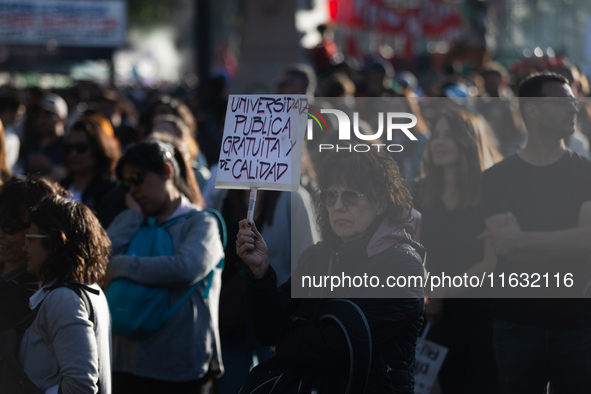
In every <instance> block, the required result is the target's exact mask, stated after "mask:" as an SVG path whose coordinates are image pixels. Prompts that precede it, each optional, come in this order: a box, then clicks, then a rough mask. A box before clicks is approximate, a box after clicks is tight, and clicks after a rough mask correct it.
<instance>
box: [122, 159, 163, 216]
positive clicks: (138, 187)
mask: <svg viewBox="0 0 591 394" xmlns="http://www.w3.org/2000/svg"><path fill="white" fill-rule="evenodd" d="M122 175H123V180H131V181H130V182H129V185H130V188H129V193H131V196H132V197H133V199H134V200H135V201H136V202H137V203H138V204H139V206H140V208H141V209H142V212H143V213H144V214H145V215H148V216H155V215H156V214H157V213H158V212H160V210H162V208H163V206H164V205H165V204H166V201H167V197H168V193H167V191H166V179H165V178H164V177H163V176H160V175H158V174H156V173H155V172H151V171H145V170H141V169H139V168H137V167H135V166H130V165H125V166H123V171H122ZM137 179H139V180H141V182H137V181H134V180H137Z"/></svg>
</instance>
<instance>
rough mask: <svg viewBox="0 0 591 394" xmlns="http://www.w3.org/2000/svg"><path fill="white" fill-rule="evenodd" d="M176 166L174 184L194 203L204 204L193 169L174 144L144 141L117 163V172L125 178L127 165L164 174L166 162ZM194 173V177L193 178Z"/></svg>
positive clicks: (120, 177)
mask: <svg viewBox="0 0 591 394" xmlns="http://www.w3.org/2000/svg"><path fill="white" fill-rule="evenodd" d="M166 162H168V163H170V164H171V165H172V167H173V168H174V171H173V172H174V175H173V179H172V181H173V184H174V186H175V187H176V188H177V189H178V191H179V192H181V193H183V194H184V195H185V197H187V198H188V199H189V201H191V202H192V203H193V204H196V205H199V206H204V200H203V197H202V196H201V192H200V191H199V186H197V182H196V181H195V175H194V174H192V173H191V171H193V169H192V168H191V167H190V166H189V165H188V163H187V161H186V160H185V157H184V156H183V153H182V152H181V151H180V150H178V149H176V148H175V147H174V146H173V145H172V144H170V143H165V142H161V141H144V142H140V143H139V144H136V145H133V146H132V147H130V148H129V149H128V150H127V152H125V154H124V155H123V157H122V158H121V159H120V160H119V163H117V168H116V171H115V172H116V174H117V178H118V179H120V180H121V179H123V167H125V166H126V165H129V166H133V167H137V168H138V169H141V170H146V171H150V172H154V173H156V174H158V175H160V176H162V175H164V163H166ZM191 175H192V179H191Z"/></svg>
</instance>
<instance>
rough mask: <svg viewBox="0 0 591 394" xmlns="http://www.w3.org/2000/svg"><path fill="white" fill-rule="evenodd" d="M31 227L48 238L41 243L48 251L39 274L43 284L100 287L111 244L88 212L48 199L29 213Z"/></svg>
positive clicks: (80, 206)
mask: <svg viewBox="0 0 591 394" xmlns="http://www.w3.org/2000/svg"><path fill="white" fill-rule="evenodd" d="M31 223H33V224H35V225H37V227H39V231H40V232H41V233H42V234H45V235H48V236H49V238H44V239H42V240H41V242H42V245H43V247H44V248H45V249H46V250H47V251H48V253H47V256H48V257H47V259H46V260H45V262H44V263H43V266H42V267H41V271H40V275H41V278H42V280H43V283H49V282H51V281H53V280H55V279H57V280H59V281H64V282H68V281H76V282H81V283H86V284H94V283H98V284H99V285H100V284H102V282H103V280H104V278H105V274H106V272H107V262H108V260H109V254H110V252H111V240H110V239H109V237H108V236H107V233H106V231H105V230H104V229H103V227H102V226H101V224H100V223H99V221H98V219H97V218H96V217H95V216H94V214H93V213H92V211H91V210H90V209H89V208H87V207H86V206H85V205H84V204H82V203H79V202H76V201H72V200H69V199H65V198H63V197H58V196H51V197H47V198H46V199H44V200H43V201H41V202H40V203H39V204H38V205H37V206H36V207H35V208H34V209H33V211H32V212H31Z"/></svg>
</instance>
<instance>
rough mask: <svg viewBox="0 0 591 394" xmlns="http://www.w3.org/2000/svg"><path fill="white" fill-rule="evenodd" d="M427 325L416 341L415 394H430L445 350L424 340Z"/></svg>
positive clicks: (427, 328)
mask: <svg viewBox="0 0 591 394" xmlns="http://www.w3.org/2000/svg"><path fill="white" fill-rule="evenodd" d="M427 332H429V323H427V326H426V327H425V330H424V331H423V335H422V336H421V338H419V339H417V350H416V354H415V394H431V390H432V389H433V385H434V384H435V379H437V374H438V373H439V370H440V369H441V365H443V361H444V360H445V356H446V355H447V348H446V347H445V346H441V345H438V344H436V343H434V342H431V341H427V340H425V337H426V334H427Z"/></svg>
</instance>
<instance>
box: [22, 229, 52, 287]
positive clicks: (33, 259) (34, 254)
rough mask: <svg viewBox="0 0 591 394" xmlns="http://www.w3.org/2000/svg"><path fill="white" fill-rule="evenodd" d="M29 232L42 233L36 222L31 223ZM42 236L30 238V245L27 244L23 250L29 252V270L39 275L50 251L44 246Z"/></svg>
mask: <svg viewBox="0 0 591 394" xmlns="http://www.w3.org/2000/svg"><path fill="white" fill-rule="evenodd" d="M29 234H33V235H41V233H40V232H39V227H37V225H36V224H34V223H33V224H31V227H30V228H29ZM42 241H43V240H42V239H41V238H29V246H27V245H26V243H25V246H24V247H23V250H25V251H26V252H27V263H28V264H29V265H28V267H27V272H29V273H30V274H33V275H35V276H37V277H39V273H40V272H41V268H42V267H43V264H44V263H45V260H47V256H48V252H47V249H45V248H44V247H43V244H42Z"/></svg>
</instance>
